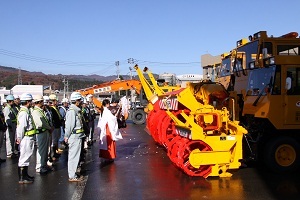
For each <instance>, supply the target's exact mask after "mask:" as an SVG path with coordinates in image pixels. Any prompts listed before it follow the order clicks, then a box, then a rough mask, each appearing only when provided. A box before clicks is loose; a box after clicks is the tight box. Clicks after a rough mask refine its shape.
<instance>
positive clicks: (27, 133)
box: [17, 108, 37, 136]
mask: <svg viewBox="0 0 300 200" xmlns="http://www.w3.org/2000/svg"><path fill="white" fill-rule="evenodd" d="M22 111H24V112H26V113H27V114H28V115H29V117H30V118H31V120H32V126H33V129H32V130H29V131H26V130H25V133H24V135H25V136H32V135H35V134H36V133H37V130H36V128H35V124H34V121H33V118H32V116H31V114H30V112H29V109H28V110H26V109H24V108H21V109H20V111H19V113H18V115H19V114H20V112H22ZM17 124H19V121H17Z"/></svg>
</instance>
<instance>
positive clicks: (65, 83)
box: [62, 76, 69, 98]
mask: <svg viewBox="0 0 300 200" xmlns="http://www.w3.org/2000/svg"><path fill="white" fill-rule="evenodd" d="M62 82H63V83H64V98H67V96H68V92H69V81H68V80H66V77H65V76H64V78H63V81H62Z"/></svg>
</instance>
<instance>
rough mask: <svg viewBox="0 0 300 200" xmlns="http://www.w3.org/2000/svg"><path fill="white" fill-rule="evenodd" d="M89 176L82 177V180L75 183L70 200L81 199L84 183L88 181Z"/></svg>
mask: <svg viewBox="0 0 300 200" xmlns="http://www.w3.org/2000/svg"><path fill="white" fill-rule="evenodd" d="M88 178H89V176H88V175H87V176H84V177H83V180H82V181H80V182H78V183H77V186H76V189H75V192H74V193H73V196H72V200H80V199H81V198H82V195H83V192H84V188H85V186H86V182H87V180H88Z"/></svg>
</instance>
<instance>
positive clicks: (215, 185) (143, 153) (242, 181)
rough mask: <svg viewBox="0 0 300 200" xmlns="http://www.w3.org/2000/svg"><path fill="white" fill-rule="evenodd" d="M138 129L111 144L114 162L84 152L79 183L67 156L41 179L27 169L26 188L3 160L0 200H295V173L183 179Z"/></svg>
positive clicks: (298, 190) (298, 188)
mask: <svg viewBox="0 0 300 200" xmlns="http://www.w3.org/2000/svg"><path fill="white" fill-rule="evenodd" d="M144 128H145V127H144V126H143V125H134V124H130V123H129V124H128V127H127V128H126V129H125V130H123V137H124V139H123V140H122V141H118V143H117V159H116V160H115V162H114V163H112V164H109V165H103V164H101V162H100V159H99V158H98V144H97V143H95V144H94V145H93V147H92V149H90V150H88V152H87V154H86V157H87V162H86V165H85V167H84V169H85V172H84V181H83V182H81V183H69V182H68V175H67V162H66V155H67V152H64V154H63V155H62V156H61V158H60V160H59V162H58V163H57V166H56V167H55V168H56V171H54V172H52V173H50V174H48V175H47V176H40V175H39V174H37V173H35V170H34V167H35V166H34V165H31V166H30V169H29V172H30V174H34V175H35V177H36V178H35V181H34V183H33V184H28V185H20V184H18V175H17V161H18V159H17V158H12V159H7V162H6V163H3V164H1V166H0V199H1V200H6V199H14V200H18V199H22V200H26V199H30V200H33V199H34V200H36V199H38V200H40V199H49V200H50V199H55V200H60V199H63V200H68V199H84V200H85V199H93V200H94V199H113V200H118V199H130V200H131V199H133V200H135V199H136V200H139V199H145V200H148V199H155V200H156V199H192V200H193V199H221V200H222V199H224V200H225V199H226V200H227V199H236V200H244V199H245V200H248V199H249V200H252V199H255V200H260V199H263V200H273V199H278V200H279V199H300V184H299V183H300V181H299V178H300V174H299V173H297V174H293V175H289V176H280V175H274V174H273V173H270V172H268V171H264V170H261V169H260V170H259V169H258V168H251V167H248V168H244V169H240V170H238V171H236V172H233V176H232V177H231V178H223V179H221V178H208V179H203V178H200V177H189V176H187V175H185V174H183V173H182V172H181V171H180V170H178V169H177V168H176V167H175V166H174V165H173V164H172V163H171V162H170V161H169V159H168V157H167V156H166V152H165V151H164V149H163V148H162V147H159V146H157V145H156V144H155V143H154V142H153V140H152V138H151V136H149V135H148V134H147V133H146V132H145V131H144ZM4 150H5V149H4V148H2V150H1V156H2V157H3V156H4ZM32 159H33V160H34V159H35V158H34V157H33V158H32Z"/></svg>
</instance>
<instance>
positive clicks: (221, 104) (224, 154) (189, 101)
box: [134, 65, 247, 178]
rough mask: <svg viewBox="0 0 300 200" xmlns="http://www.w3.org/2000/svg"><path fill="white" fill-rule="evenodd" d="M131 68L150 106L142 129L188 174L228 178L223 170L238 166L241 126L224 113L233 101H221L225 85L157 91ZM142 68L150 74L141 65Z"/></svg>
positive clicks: (240, 154)
mask: <svg viewBox="0 0 300 200" xmlns="http://www.w3.org/2000/svg"><path fill="white" fill-rule="evenodd" d="M134 68H135V70H136V71H137V74H138V76H139V78H140V81H141V84H142V86H143V89H144V91H145V94H146V96H147V99H148V100H149V104H150V105H151V106H148V108H149V110H148V118H147V130H148V131H149V133H150V134H151V135H152V137H153V139H154V140H155V142H157V143H158V144H159V145H161V146H163V147H165V148H166V150H167V155H168V157H169V158H170V160H171V161H172V162H173V163H174V164H175V166H177V167H178V168H180V169H181V170H183V171H184V172H185V173H186V174H188V175H190V176H202V177H204V178H206V177H208V176H220V177H230V176H231V173H229V170H232V169H238V168H239V167H240V166H241V162H240V160H241V159H242V158H243V153H242V139H243V135H244V134H247V130H246V129H244V128H243V127H241V126H240V125H239V122H238V121H236V120H234V117H232V116H230V113H232V110H233V109H234V106H233V105H234V104H233V103H234V102H233V101H229V102H228V101H227V99H228V98H229V94H228V92H227V91H226V89H225V88H224V87H223V86H222V85H221V84H217V83H213V82H201V83H191V84H190V85H188V86H187V87H186V88H178V87H177V88H172V89H169V90H163V89H162V88H161V87H159V86H158V85H157V84H156V82H155V81H152V84H150V83H149V82H148V80H147V79H146V78H145V76H144V73H143V72H142V71H141V69H140V68H139V67H138V65H136V66H135V67H134ZM144 72H147V73H148V75H149V77H151V72H150V71H149V70H148V69H147V68H145V69H144ZM225 104H226V105H225ZM231 118H232V119H231Z"/></svg>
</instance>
